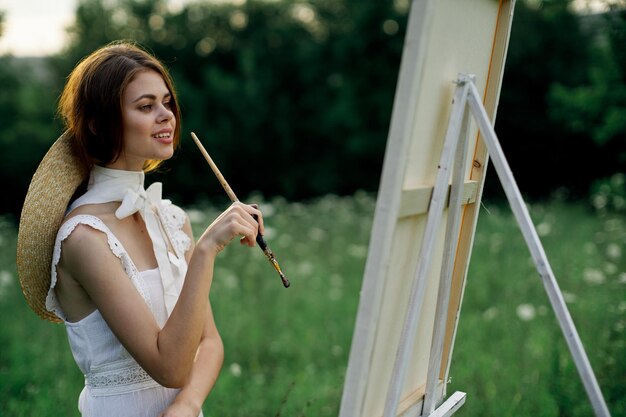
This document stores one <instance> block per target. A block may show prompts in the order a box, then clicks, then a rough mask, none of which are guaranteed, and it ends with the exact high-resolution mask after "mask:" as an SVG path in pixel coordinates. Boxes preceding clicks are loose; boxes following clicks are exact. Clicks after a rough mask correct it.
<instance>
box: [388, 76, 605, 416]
mask: <svg viewBox="0 0 626 417" xmlns="http://www.w3.org/2000/svg"><path fill="white" fill-rule="evenodd" d="M456 85H457V87H456V91H455V95H454V101H453V104H452V111H451V113H450V119H449V122H448V129H447V131H446V136H445V141H444V145H443V150H442V153H441V159H440V162H439V167H438V170H437V177H436V181H435V187H434V189H433V193H432V197H431V199H430V206H429V209H428V217H427V220H426V228H425V230H424V235H423V241H422V245H421V247H420V252H419V258H418V259H419V261H418V267H417V270H416V273H415V277H414V279H413V284H412V288H411V294H410V298H409V305H408V310H407V313H406V317H405V319H404V325H403V327H402V333H401V335H400V343H399V345H398V350H397V354H396V359H395V362H394V367H393V373H392V375H391V380H390V384H389V390H388V391H387V397H386V401H385V407H384V414H383V415H384V417H396V414H397V410H398V404H399V402H400V395H401V392H402V385H403V382H404V380H405V377H406V371H407V369H408V366H407V365H408V361H409V357H410V353H411V351H412V348H413V343H414V341H415V333H416V329H417V324H418V323H419V322H420V312H421V309H422V304H423V301H424V294H425V286H426V280H427V272H428V270H429V268H430V266H431V259H432V256H431V254H432V251H433V247H434V245H435V239H436V232H437V227H438V225H439V224H440V222H441V220H442V216H443V211H444V209H445V207H446V205H447V203H448V201H447V198H446V197H447V193H448V188H449V185H448V184H449V181H450V177H451V176H452V187H451V192H450V198H449V211H448V220H447V226H446V232H445V233H446V237H445V247H444V256H443V264H442V269H441V278H440V281H439V291H438V299H437V306H436V312H435V326H434V329H433V339H432V344H431V350H430V359H429V366H428V374H427V382H426V391H425V395H424V401H423V406H422V410H421V412H419V413H418V414H413V415H421V416H429V417H444V416H450V415H452V414H453V413H454V412H455V411H456V410H458V409H459V408H460V407H461V406H462V405H463V404H464V402H465V393H463V392H456V393H454V394H453V395H451V396H450V397H449V398H448V399H447V400H446V401H444V402H443V403H442V404H437V403H436V401H437V398H445V384H440V383H439V382H440V381H439V380H438V379H439V378H438V375H439V367H440V364H441V360H442V354H443V345H444V333H445V324H446V321H447V317H446V316H447V314H448V304H449V298H450V286H451V281H452V272H453V271H452V270H453V267H454V265H453V264H454V254H455V253H456V250H457V245H458V239H456V237H457V236H458V235H459V230H460V220H461V205H462V203H463V186H464V178H463V177H464V173H465V171H466V166H465V165H466V163H467V152H468V142H469V140H468V139H469V125H470V114H471V116H473V118H474V120H475V121H476V123H477V125H478V129H479V130H480V133H481V135H482V137H483V140H484V142H485V144H486V146H487V149H488V151H489V154H490V157H491V160H492V161H493V164H494V167H495V169H496V172H497V174H498V178H499V179H500V182H501V184H502V186H503V188H504V192H505V194H506V196H507V199H508V201H509V204H510V206H511V209H512V211H513V214H514V216H515V219H516V220H517V223H518V224H519V226H520V229H521V232H522V234H523V236H524V239H525V241H526V244H527V246H528V248H529V250H530V253H531V255H532V259H533V261H534V263H535V266H536V268H537V271H538V272H539V275H540V276H541V278H542V280H543V284H544V287H545V289H546V292H547V294H548V298H549V299H550V303H551V305H552V309H553V310H554V313H555V315H556V317H557V319H558V321H559V325H560V326H561V330H562V332H563V334H564V336H565V340H566V341H567V345H568V347H569V349H570V352H571V354H572V357H573V359H574V362H575V364H576V367H577V369H578V372H579V374H580V377H581V380H582V382H583V385H584V387H585V390H586V392H587V395H588V397H589V399H590V401H591V405H592V407H593V409H594V412H595V414H596V416H599V417H600V416H601V417H609V416H610V414H609V410H608V408H607V406H606V403H605V401H604V398H603V397H602V393H601V392H600V388H599V386H598V382H597V380H596V378H595V375H594V373H593V370H592V369H591V365H590V363H589V360H588V358H587V355H586V353H585V350H584V348H583V346H582V343H581V340H580V337H579V336H578V332H577V331H576V327H575V326H574V323H573V321H572V318H571V316H570V314H569V311H568V309H567V306H566V304H565V300H564V299H563V295H562V293H561V290H560V288H559V286H558V283H557V281H556V279H555V277H554V273H553V272H552V269H551V267H550V264H549V262H548V259H547V257H546V254H545V251H544V249H543V246H542V244H541V242H540V240H539V236H538V235H537V232H536V230H535V227H534V226H533V223H532V220H531V218H530V215H529V213H528V210H527V208H526V205H525V204H524V200H523V198H522V195H521V193H520V191H519V188H518V187H517V184H516V182H515V180H514V178H513V174H512V172H511V169H510V168H509V165H508V162H507V161H506V158H505V157H504V153H503V152H502V148H501V147H500V144H499V142H498V138H497V136H496V133H495V131H494V129H493V126H492V125H491V122H490V121H489V117H488V116H487V112H486V110H485V107H484V106H483V103H482V99H481V97H480V94H479V93H478V90H477V88H476V85H475V77H474V76H471V75H467V74H460V75H459V78H458V79H457V80H456ZM441 385H443V390H444V393H443V395H440V393H437V392H436V390H437V389H441V388H440V387H441Z"/></svg>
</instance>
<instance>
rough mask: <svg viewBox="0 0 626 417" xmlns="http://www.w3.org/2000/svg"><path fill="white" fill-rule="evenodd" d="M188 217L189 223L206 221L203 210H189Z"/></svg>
mask: <svg viewBox="0 0 626 417" xmlns="http://www.w3.org/2000/svg"><path fill="white" fill-rule="evenodd" d="M187 215H188V216H189V221H190V222H191V223H192V224H199V223H204V222H205V221H206V214H205V213H204V211H202V210H198V209H188V210H187Z"/></svg>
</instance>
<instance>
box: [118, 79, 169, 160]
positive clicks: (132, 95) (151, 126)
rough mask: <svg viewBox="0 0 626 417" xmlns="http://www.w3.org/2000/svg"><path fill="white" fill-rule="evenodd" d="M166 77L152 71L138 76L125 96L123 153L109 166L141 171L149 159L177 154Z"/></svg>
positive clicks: (123, 98)
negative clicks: (164, 78)
mask: <svg viewBox="0 0 626 417" xmlns="http://www.w3.org/2000/svg"><path fill="white" fill-rule="evenodd" d="M172 100H173V98H172V95H171V93H170V91H169V90H168V88H167V86H166V85H165V81H163V77H161V75H160V74H159V73H158V72H156V71H153V70H145V71H141V72H139V73H137V75H135V77H134V78H133V80H132V81H131V82H130V83H129V84H128V86H127V87H126V90H125V91H124V93H123V95H122V123H123V131H124V135H123V141H124V142H123V143H124V145H123V151H122V154H121V155H120V157H119V158H118V159H117V160H116V161H115V162H113V163H112V164H110V165H108V166H109V167H111V168H118V169H125V170H132V171H140V170H141V169H143V166H144V163H145V162H146V160H148V159H154V160H165V159H169V158H170V157H171V156H172V155H173V153H174V131H175V129H176V118H175V117H174V114H173V113H172V111H171V108H170V102H171V101H172Z"/></svg>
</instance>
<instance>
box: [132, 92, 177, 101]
mask: <svg viewBox="0 0 626 417" xmlns="http://www.w3.org/2000/svg"><path fill="white" fill-rule="evenodd" d="M171 96H172V94H171V93H169V92H167V93H165V94H164V95H163V98H164V99H165V98H170V97H171ZM144 98H148V99H150V100H156V98H157V97H156V96H155V95H154V94H142V95H140V96H139V97H137V98H136V99H134V100H133V101H132V102H131V103H136V102H138V101H139V100H142V99H144Z"/></svg>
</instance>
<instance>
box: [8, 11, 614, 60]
mask: <svg viewBox="0 0 626 417" xmlns="http://www.w3.org/2000/svg"><path fill="white" fill-rule="evenodd" d="M170 1H171V2H180V0H170ZM221 1H224V0H221ZM231 1H233V0H231ZM531 1H532V0H531ZM77 2H78V0H0V11H3V12H4V13H5V16H4V33H3V35H2V37H0V55H2V54H5V53H11V54H13V55H15V56H42V55H50V54H54V53H56V52H58V51H59V50H60V49H61V48H62V47H63V45H64V43H65V40H66V35H65V28H66V27H67V26H68V25H69V24H71V23H72V19H73V16H74V9H75V8H76V4H77ZM577 2H578V3H580V4H581V6H582V5H583V4H591V7H592V8H594V9H596V7H597V6H598V5H600V4H601V3H602V0H577ZM594 3H596V6H593V4H594Z"/></svg>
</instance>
